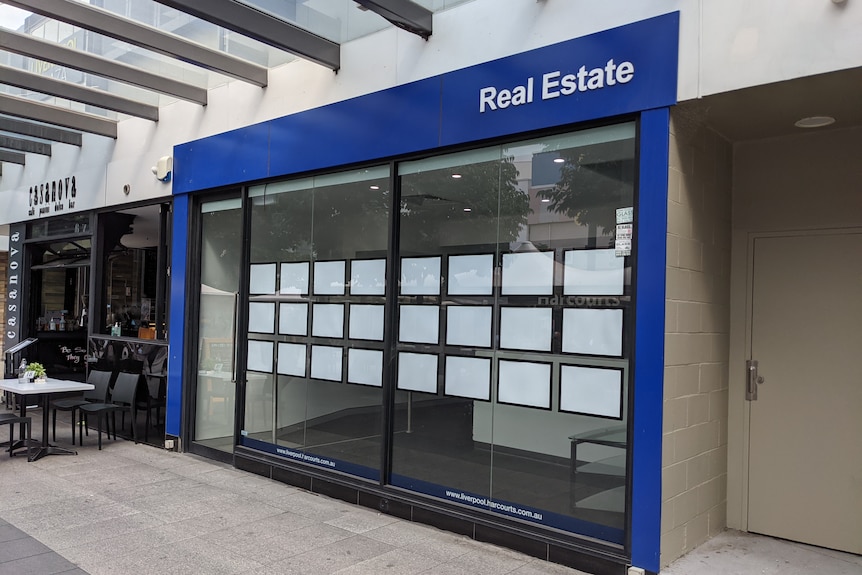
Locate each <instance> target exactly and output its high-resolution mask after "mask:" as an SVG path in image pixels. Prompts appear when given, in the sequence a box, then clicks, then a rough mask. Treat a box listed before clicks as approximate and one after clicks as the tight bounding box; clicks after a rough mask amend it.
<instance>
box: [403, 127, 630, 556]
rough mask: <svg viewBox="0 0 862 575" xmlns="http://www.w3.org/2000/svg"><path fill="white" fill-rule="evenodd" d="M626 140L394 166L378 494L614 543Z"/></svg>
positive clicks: (626, 346) (622, 433)
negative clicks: (392, 279)
mask: <svg viewBox="0 0 862 575" xmlns="http://www.w3.org/2000/svg"><path fill="white" fill-rule="evenodd" d="M634 136H635V129H634V125H633V124H624V125H621V126H614V127H611V128H598V129H594V130H586V131H582V132H578V133H575V134H571V135H565V136H557V137H549V138H543V139H540V140H534V141H530V142H523V143H518V144H514V145H510V146H497V147H493V148H485V149H483V150H478V151H471V152H466V153H460V154H453V155H449V156H443V157H436V158H431V159H427V160H421V161H416V162H406V163H403V164H401V165H400V167H399V176H400V182H401V211H400V215H401V224H400V230H401V234H400V236H401V237H400V240H401V241H400V250H401V253H400V258H399V262H400V280H401V281H400V298H399V309H398V319H399V333H398V343H397V350H398V353H397V363H398V367H397V383H396V386H397V389H398V390H399V392H400V393H399V395H398V399H397V405H396V409H395V435H394V436H393V457H392V473H393V475H392V479H391V481H392V483H393V484H394V485H398V486H401V487H405V488H408V489H412V490H416V491H421V492H425V493H428V494H430V495H434V496H437V497H441V498H444V499H447V500H449V501H454V502H457V503H466V504H470V505H473V506H479V507H483V508H486V509H490V510H493V511H498V512H502V513H504V514H507V515H511V516H514V517H517V518H520V519H527V520H532V521H536V522H538V523H542V524H545V525H549V526H553V527H559V528H563V529H567V530H572V531H577V532H581V533H586V534H589V535H594V536H596V537H599V538H601V539H605V540H610V541H614V542H617V543H622V542H623V539H624V538H623V533H624V532H623V529H624V525H625V505H626V497H625V485H626V481H625V477H626V405H625V402H626V398H627V395H628V381H629V359H628V358H629V350H630V349H631V343H630V341H629V339H630V338H629V337H628V335H627V330H626V329H625V326H626V325H628V323H629V322H630V321H631V307H630V299H631V282H630V278H631V274H630V268H629V263H628V260H629V258H628V252H627V251H620V252H617V251H616V250H615V234H620V233H621V232H622V230H623V229H624V228H621V229H620V231H618V228H617V225H616V211H617V210H618V209H621V208H631V207H632V205H633V201H634V187H633V182H634V151H635V146H634V142H635V139H634ZM592 436H597V437H595V438H594V441H590V438H591V437H592Z"/></svg>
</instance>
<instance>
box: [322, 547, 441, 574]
mask: <svg viewBox="0 0 862 575" xmlns="http://www.w3.org/2000/svg"><path fill="white" fill-rule="evenodd" d="M435 565H436V563H435V562H434V561H433V560H431V559H429V558H428V557H425V556H424V555H419V554H417V553H411V552H410V551H405V550H403V549H395V550H393V551H390V552H389V553H384V554H382V555H378V556H377V557H373V558H371V559H366V560H365V561H360V562H359V563H354V564H353V565H350V566H349V567H345V568H344V569H340V570H338V571H336V573H337V574H338V575H379V574H381V573H391V574H392V575H412V574H413V573H424V572H425V571H427V570H428V569H429V568H431V567H434V566H435Z"/></svg>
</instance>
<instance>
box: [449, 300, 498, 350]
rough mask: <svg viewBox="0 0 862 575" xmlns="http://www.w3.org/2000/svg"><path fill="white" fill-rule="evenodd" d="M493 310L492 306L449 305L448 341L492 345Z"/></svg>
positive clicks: (482, 345)
mask: <svg viewBox="0 0 862 575" xmlns="http://www.w3.org/2000/svg"><path fill="white" fill-rule="evenodd" d="M491 310H492V308H491V306H462V305H457V306H455V305H453V306H448V307H447V308H446V343H447V344H448V345H466V346H471V347H491Z"/></svg>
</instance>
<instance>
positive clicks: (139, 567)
mask: <svg viewBox="0 0 862 575" xmlns="http://www.w3.org/2000/svg"><path fill="white" fill-rule="evenodd" d="M31 415H33V416H34V419H35V420H36V421H34V426H35V428H36V429H38V419H39V417H40V414H39V412H38V411H34V412H33V413H32V414H31ZM6 429H7V428H3V431H4V432H5V430H6ZM60 429H63V436H62V438H61V436H60ZM67 433H68V423H66V424H64V425H62V426H60V425H58V440H59V442H60V443H63V440H65V441H66V442H68V441H69V439H70V438H69V437H68V436H67V435H66V434H67ZM0 454H3V456H2V457H0V482H2V485H3V488H2V489H0V575H5V574H10V575H13V574H14V575H22V574H27V573H33V574H38V575H46V574H52V573H67V574H84V573H90V574H91V575H102V574H134V575H146V574H150V573H152V574H159V575H162V574H170V573H177V574H182V575H187V574H190V573H194V574H197V573H201V574H207V575H210V574H239V573H242V574H246V575H264V574H267V575H271V574H276V573H297V574H313V573H339V574H342V575H347V574H357V575H361V574H375V575H376V574H379V573H381V572H388V573H392V574H393V575H406V574H411V573H423V574H428V575H433V574H436V575H456V574H459V575H460V574H466V575H473V574H476V575H479V574H488V575H497V574H501V573H511V574H514V575H538V574H559V575H564V574H568V575H577V574H578V573H580V572H579V571H576V570H573V569H568V568H565V567H562V566H560V565H555V564H552V563H547V562H544V561H540V560H538V559H534V558H533V557H529V556H526V555H522V554H520V553H517V552H515V551H511V550H508V549H503V548H500V547H496V546H494V545H490V544H486V543H479V542H476V541H473V540H471V539H468V538H466V537H462V536H460V535H455V534H452V533H448V532H444V531H440V530H437V529H435V528H433V527H428V526H425V525H421V524H417V523H410V522H406V521H403V520H401V519H398V518H395V517H391V516H388V515H382V514H380V513H377V512H375V511H373V510H371V509H367V508H364V507H359V506H355V505H350V504H347V503H344V502H341V501H338V500H334V499H329V498H327V497H324V496H321V495H315V494H312V493H308V492H306V491H303V490H301V489H297V488H294V487H291V486H288V485H285V484H282V483H278V482H275V481H270V480H268V479H265V478H262V477H259V476H256V475H253V474H250V473H245V472H242V471H237V470H235V469H233V468H232V467H230V466H226V465H223V464H220V463H217V462H213V461H210V460H206V459H203V458H200V457H196V456H193V455H190V454H181V453H172V452H167V451H163V450H160V449H157V448H154V447H150V446H146V445H135V444H134V443H132V442H130V441H123V440H119V441H116V442H115V441H105V442H104V443H103V450H102V451H98V450H97V448H96V436H95V434H94V433H93V432H92V431H91V432H90V435H89V437H85V438H84V446H83V447H82V448H79V450H78V455H77V456H49V457H45V458H43V459H41V460H39V461H37V462H34V463H28V462H27V460H26V457H24V456H16V457H13V458H11V459H10V458H9V457H8V456H6V454H5V453H3V452H0ZM662 573H666V574H668V575H690V574H692V575H693V574H700V573H705V574H712V573H721V574H722V575H736V574H739V575H742V574H745V575H748V574H750V573H758V574H759V573H766V574H771V573H775V574H778V573H781V574H782V575H785V574H802V573H806V574H807V573H817V574H818V575H858V574H860V573H862V558H859V557H856V556H849V555H844V554H837V553H834V552H829V551H824V550H819V549H815V548H810V547H806V546H802V545H797V544H793V543H787V542H781V541H776V540H773V539H769V538H765V537H757V536H751V535H747V534H739V533H733V532H728V533H726V534H723V535H720V536H719V537H716V538H715V539H713V540H712V541H710V542H708V543H706V544H705V545H703V546H701V547H700V548H698V549H696V550H695V551H693V552H692V553H690V554H689V555H687V556H686V557H684V558H682V559H681V560H680V561H678V562H677V563H676V564H674V565H672V566H671V567H670V568H668V569H667V570H665V571H663V572H662Z"/></svg>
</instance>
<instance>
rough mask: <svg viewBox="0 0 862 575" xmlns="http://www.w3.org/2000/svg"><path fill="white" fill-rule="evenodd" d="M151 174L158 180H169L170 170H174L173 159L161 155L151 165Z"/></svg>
mask: <svg viewBox="0 0 862 575" xmlns="http://www.w3.org/2000/svg"><path fill="white" fill-rule="evenodd" d="M152 170H153V174H154V175H155V176H156V178H158V179H159V181H162V182H170V181H171V172H173V171H174V159H173V158H172V157H171V156H162V157H161V158H159V161H158V162H156V165H155V166H153V167H152Z"/></svg>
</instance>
